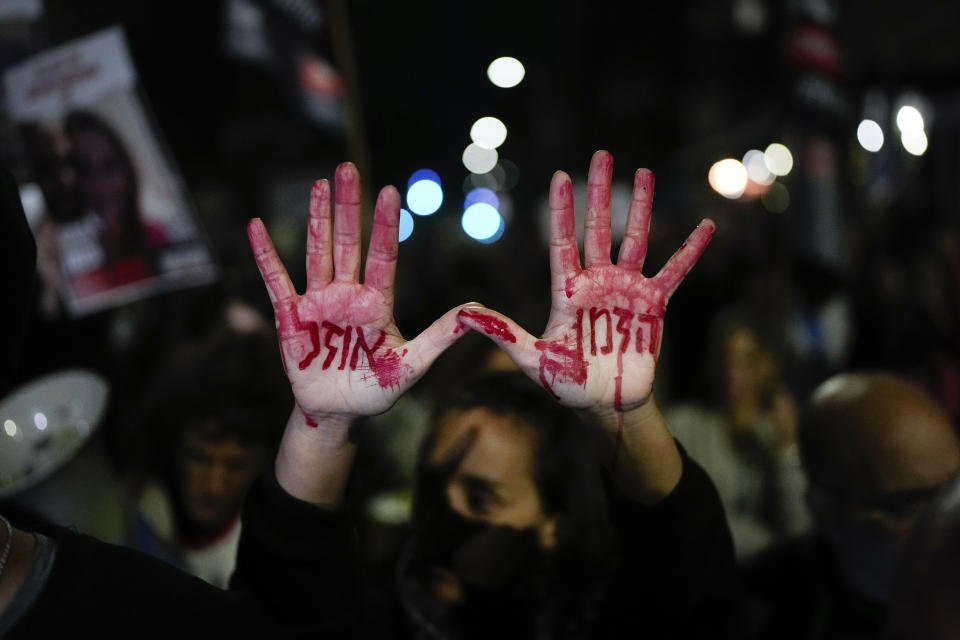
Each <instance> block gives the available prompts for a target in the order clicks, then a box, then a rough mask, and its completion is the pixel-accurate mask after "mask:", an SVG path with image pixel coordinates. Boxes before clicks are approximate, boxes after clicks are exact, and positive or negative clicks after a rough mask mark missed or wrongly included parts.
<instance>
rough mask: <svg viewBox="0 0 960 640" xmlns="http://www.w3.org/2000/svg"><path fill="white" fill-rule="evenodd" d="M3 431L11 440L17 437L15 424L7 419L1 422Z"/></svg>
mask: <svg viewBox="0 0 960 640" xmlns="http://www.w3.org/2000/svg"><path fill="white" fill-rule="evenodd" d="M3 430H4V431H5V432H6V434H7V435H8V436H10V437H11V438H12V437H13V436H15V435H17V423H16V422H14V421H13V420H10V419H9V418H8V419H6V420H4V421H3Z"/></svg>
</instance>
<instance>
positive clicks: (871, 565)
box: [742, 371, 960, 638]
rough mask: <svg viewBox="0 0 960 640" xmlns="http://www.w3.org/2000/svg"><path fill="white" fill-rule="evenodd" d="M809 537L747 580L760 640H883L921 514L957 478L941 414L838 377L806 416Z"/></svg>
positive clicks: (907, 396)
mask: <svg viewBox="0 0 960 640" xmlns="http://www.w3.org/2000/svg"><path fill="white" fill-rule="evenodd" d="M799 443H800V453H801V459H802V461H803V466H804V469H805V470H806V473H807V477H808V483H809V489H808V493H807V501H808V504H809V505H810V512H811V515H812V518H813V523H814V528H813V531H812V532H811V534H809V535H807V536H803V537H799V538H795V539H793V540H790V541H787V542H784V543H782V544H780V545H777V546H776V547H774V548H772V549H770V550H768V551H767V552H765V553H764V554H761V555H760V556H759V557H757V558H755V559H753V560H752V561H751V562H750V563H747V564H745V565H744V566H743V567H742V569H743V571H742V578H743V584H744V589H745V591H746V593H747V603H748V608H749V610H750V611H751V613H750V614H749V617H750V618H751V619H752V623H751V624H752V628H753V631H755V635H756V637H763V638H767V637H778V638H839V637H842V638H877V637H880V635H881V633H882V629H883V625H884V621H885V619H886V615H887V611H888V605H889V602H890V597H891V590H892V588H893V585H894V575H895V571H896V568H897V565H898V561H899V558H900V555H901V551H902V549H903V544H904V540H905V538H906V537H907V535H908V534H909V533H910V530H911V529H912V527H913V525H914V523H915V522H916V520H917V517H918V514H919V513H920V512H921V510H922V508H923V507H924V506H925V505H926V504H927V503H928V502H929V501H930V499H931V498H932V497H933V496H934V495H935V494H936V493H937V491H939V490H940V489H941V487H943V485H944V484H945V483H946V482H947V481H948V480H949V479H950V478H952V477H953V476H954V475H955V474H956V473H957V472H958V471H960V438H958V436H957V433H956V431H955V429H954V428H953V425H952V424H951V423H950V421H949V420H948V419H947V416H946V414H945V413H944V411H943V409H942V408H941V407H940V405H938V404H937V403H936V402H935V401H934V400H933V399H932V398H931V397H930V396H929V395H928V394H927V393H926V392H925V391H924V390H922V389H921V388H920V387H919V386H917V385H916V384H914V383H912V382H909V381H907V380H906V379H904V378H901V377H899V376H895V375H892V374H888V373H883V372H877V371H856V372H846V373H841V374H838V375H835V376H833V377H831V378H829V379H827V380H826V381H824V382H823V383H822V384H820V385H819V386H818V387H817V388H816V390H815V391H814V392H813V394H812V396H811V398H810V400H809V404H808V406H807V408H806V410H805V412H804V414H803V415H802V417H801V422H800V429H799Z"/></svg>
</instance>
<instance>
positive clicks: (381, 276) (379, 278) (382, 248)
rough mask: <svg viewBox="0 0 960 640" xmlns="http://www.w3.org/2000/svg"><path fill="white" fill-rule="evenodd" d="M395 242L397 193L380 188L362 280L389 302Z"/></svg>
mask: <svg viewBox="0 0 960 640" xmlns="http://www.w3.org/2000/svg"><path fill="white" fill-rule="evenodd" d="M399 244H400V194H399V193H397V190H396V189H394V188H393V187H384V188H383V189H382V190H381V191H380V196H379V197H378V198H377V207H376V209H375V210H374V213H373V231H371V233H370V249H369V250H368V252H367V266H366V270H365V271H364V283H365V284H368V285H370V286H371V287H373V288H374V289H377V290H378V291H380V292H381V293H383V296H384V298H386V299H387V300H390V301H392V300H393V281H394V276H395V275H396V272H397V253H398V246H399Z"/></svg>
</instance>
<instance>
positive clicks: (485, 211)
mask: <svg viewBox="0 0 960 640" xmlns="http://www.w3.org/2000/svg"><path fill="white" fill-rule="evenodd" d="M460 225H461V226H462V227H463V231H464V233H466V234H467V235H468V236H470V237H471V238H473V239H474V240H479V241H481V242H484V241H488V242H489V241H490V240H491V239H493V238H494V236H496V235H497V233H498V232H500V231H501V227H502V226H503V218H502V217H501V216H500V212H499V211H497V210H496V209H494V208H493V207H492V206H491V205H489V204H487V203H486V202H476V203H474V204H472V205H470V206H469V207H467V208H466V210H464V212H463V217H462V218H461V219H460Z"/></svg>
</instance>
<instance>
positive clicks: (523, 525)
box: [418, 408, 556, 602]
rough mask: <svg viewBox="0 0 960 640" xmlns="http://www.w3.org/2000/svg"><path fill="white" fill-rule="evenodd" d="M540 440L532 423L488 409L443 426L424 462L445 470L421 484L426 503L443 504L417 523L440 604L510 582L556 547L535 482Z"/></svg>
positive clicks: (454, 416) (458, 415) (460, 414)
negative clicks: (465, 590)
mask: <svg viewBox="0 0 960 640" xmlns="http://www.w3.org/2000/svg"><path fill="white" fill-rule="evenodd" d="M536 440H537V438H536V433H535V432H534V431H533V429H532V428H531V427H529V426H528V425H526V424H524V423H523V422H521V421H519V420H517V419H516V418H513V417H508V416H502V415H498V414H496V413H494V412H492V411H490V410H488V409H485V408H474V409H467V410H462V411H452V412H450V413H449V414H448V415H447V416H446V417H445V418H444V419H443V420H442V422H441V423H440V426H439V428H438V431H437V435H436V440H435V441H434V443H433V447H432V448H431V449H430V451H429V452H427V459H426V461H425V462H426V465H427V467H428V468H431V469H434V470H438V469H442V470H443V471H441V472H435V473H434V474H433V475H431V476H430V478H431V479H430V481H429V483H426V482H424V483H423V484H421V486H420V487H418V493H420V494H421V496H418V497H419V498H420V499H422V500H423V501H424V502H428V503H432V502H438V503H439V504H436V505H432V509H431V511H430V513H431V515H430V516H429V517H426V516H422V517H421V522H419V523H418V524H419V525H420V526H421V527H423V529H424V530H425V532H424V533H422V534H421V535H422V536H423V537H424V538H425V539H428V540H430V542H429V543H427V544H426V546H427V547H429V548H428V549H426V551H425V554H426V556H427V557H429V559H428V560H426V562H427V563H428V564H430V565H432V567H433V571H432V574H431V576H430V579H431V581H432V585H431V588H432V590H433V592H434V593H435V594H436V595H437V596H438V597H440V598H441V599H444V600H446V601H450V602H457V601H459V600H460V599H461V598H462V597H463V587H464V586H467V587H470V586H476V587H481V588H497V587H499V586H501V585H503V584H506V583H507V582H509V581H510V580H511V579H513V577H515V573H516V572H518V571H519V568H520V567H521V566H530V565H531V564H532V563H534V562H535V561H536V560H538V559H539V554H540V553H541V552H543V551H546V550H549V549H551V548H552V547H553V546H554V544H555V539H554V536H555V526H556V524H555V519H554V518H553V517H549V516H547V515H546V514H545V513H544V511H543V508H542V506H541V502H540V496H539V493H538V491H537V487H536V484H535V482H534V475H533V472H534V459H535V454H536ZM427 494H429V495H427ZM423 520H429V521H426V522H424V521H423Z"/></svg>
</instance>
